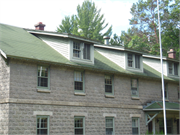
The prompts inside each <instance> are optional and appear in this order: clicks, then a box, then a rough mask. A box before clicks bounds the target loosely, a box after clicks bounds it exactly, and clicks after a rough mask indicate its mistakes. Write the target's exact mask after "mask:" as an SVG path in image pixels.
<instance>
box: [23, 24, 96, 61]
mask: <svg viewBox="0 0 180 135" xmlns="http://www.w3.org/2000/svg"><path fill="white" fill-rule="evenodd" d="M35 26H36V25H35ZM38 26H39V25H38ZM25 30H26V31H27V32H29V33H31V34H33V35H35V36H36V37H38V38H40V39H41V40H42V41H44V42H45V43H46V44H47V45H49V46H50V47H52V48H53V49H55V50H56V51H57V52H58V53H60V54H61V55H63V56H64V57H65V58H67V59H68V60H70V61H73V62H75V63H83V64H91V65H93V64H94V44H97V43H99V42H98V41H96V40H91V39H88V38H84V37H80V36H75V35H72V34H68V33H58V32H51V31H44V30H39V29H36V30H32V29H25Z"/></svg>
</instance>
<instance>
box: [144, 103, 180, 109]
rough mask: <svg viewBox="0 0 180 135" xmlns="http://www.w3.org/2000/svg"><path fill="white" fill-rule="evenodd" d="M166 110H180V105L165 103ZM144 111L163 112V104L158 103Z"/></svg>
mask: <svg viewBox="0 0 180 135" xmlns="http://www.w3.org/2000/svg"><path fill="white" fill-rule="evenodd" d="M165 106H166V110H172V111H173V110H176V111H177V110H179V109H180V108H179V104H178V103H172V102H165ZM143 110H144V111H155V110H163V102H162V101H156V102H154V103H152V104H150V105H148V106H146V107H145V108H144V109H143Z"/></svg>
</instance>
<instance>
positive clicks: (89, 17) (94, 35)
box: [57, 0, 112, 41]
mask: <svg viewBox="0 0 180 135" xmlns="http://www.w3.org/2000/svg"><path fill="white" fill-rule="evenodd" d="M100 12H101V10H100V9H99V10H98V9H97V8H96V6H95V3H94V2H90V1H89V0H85V1H84V2H83V4H82V5H81V6H80V5H78V6H77V15H73V16H72V17H71V19H70V17H65V19H63V20H62V23H61V24H60V25H59V27H58V28H57V32H67V33H71V34H74V35H78V36H82V37H86V38H90V39H95V40H99V41H103V36H111V34H112V26H110V27H109V28H108V29H107V31H106V32H105V33H102V31H103V30H104V29H106V28H107V26H108V23H105V19H104V15H100Z"/></svg>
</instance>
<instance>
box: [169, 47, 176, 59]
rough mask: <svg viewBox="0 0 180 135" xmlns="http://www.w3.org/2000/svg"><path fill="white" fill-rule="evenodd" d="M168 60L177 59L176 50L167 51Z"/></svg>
mask: <svg viewBox="0 0 180 135" xmlns="http://www.w3.org/2000/svg"><path fill="white" fill-rule="evenodd" d="M167 53H168V58H171V59H175V58H176V51H174V49H170V51H167Z"/></svg>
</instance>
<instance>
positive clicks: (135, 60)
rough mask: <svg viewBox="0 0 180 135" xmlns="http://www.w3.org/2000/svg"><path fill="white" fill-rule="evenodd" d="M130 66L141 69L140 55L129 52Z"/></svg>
mask: <svg viewBox="0 0 180 135" xmlns="http://www.w3.org/2000/svg"><path fill="white" fill-rule="evenodd" d="M128 67H132V68H139V69H140V55H136V54H131V53H128Z"/></svg>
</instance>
